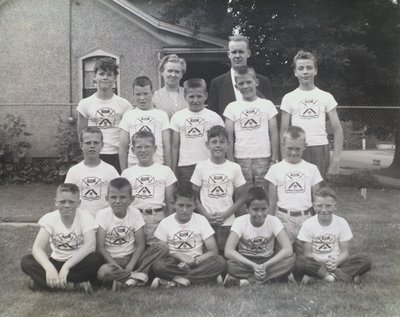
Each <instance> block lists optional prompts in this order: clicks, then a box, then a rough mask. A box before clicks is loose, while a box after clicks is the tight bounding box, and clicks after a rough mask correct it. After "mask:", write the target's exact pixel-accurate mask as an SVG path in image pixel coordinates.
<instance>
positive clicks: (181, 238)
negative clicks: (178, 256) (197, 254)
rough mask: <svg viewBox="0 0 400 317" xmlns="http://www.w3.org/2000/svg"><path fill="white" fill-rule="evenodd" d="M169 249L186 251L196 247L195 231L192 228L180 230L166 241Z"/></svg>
mask: <svg viewBox="0 0 400 317" xmlns="http://www.w3.org/2000/svg"><path fill="white" fill-rule="evenodd" d="M168 244H169V247H170V250H173V251H179V252H187V251H189V250H191V249H194V248H195V247H196V239H195V233H194V232H193V231H192V230H181V231H179V232H177V233H175V234H174V236H173V237H172V239H171V240H170V241H168Z"/></svg>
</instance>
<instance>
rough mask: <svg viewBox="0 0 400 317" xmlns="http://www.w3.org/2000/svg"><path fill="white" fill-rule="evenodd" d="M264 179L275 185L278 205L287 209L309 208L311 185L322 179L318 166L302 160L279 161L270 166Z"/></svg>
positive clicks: (310, 203)
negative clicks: (295, 161) (293, 162)
mask: <svg viewBox="0 0 400 317" xmlns="http://www.w3.org/2000/svg"><path fill="white" fill-rule="evenodd" d="M265 179H266V180H268V181H270V182H271V183H272V184H274V185H275V186H277V192H278V207H281V208H284V209H287V210H307V209H308V208H310V207H311V206H312V196H311V194H312V187H313V186H314V185H316V184H318V183H319V182H321V181H322V177H321V174H320V172H319V170H318V167H317V166H316V165H314V164H311V163H308V162H306V161H304V160H301V161H300V162H299V163H297V164H291V163H289V162H287V161H286V160H283V161H280V162H279V163H277V164H274V165H272V166H271V167H270V169H269V170H268V172H267V175H265Z"/></svg>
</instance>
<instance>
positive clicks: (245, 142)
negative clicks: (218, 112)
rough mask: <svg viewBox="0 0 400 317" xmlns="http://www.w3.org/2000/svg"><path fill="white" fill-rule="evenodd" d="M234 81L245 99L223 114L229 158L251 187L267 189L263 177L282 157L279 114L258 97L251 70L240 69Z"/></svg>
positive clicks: (255, 80)
mask: <svg viewBox="0 0 400 317" xmlns="http://www.w3.org/2000/svg"><path fill="white" fill-rule="evenodd" d="M235 80H236V88H237V89H238V90H239V91H240V93H241V94H242V97H243V100H240V101H235V102H232V103H230V104H229V105H228V106H227V107H226V109H225V111H224V116H225V118H226V120H225V125H226V130H227V131H228V134H229V139H230V140H232V142H231V144H230V147H229V152H228V159H229V160H231V161H233V159H235V160H236V162H237V163H238V164H239V165H240V167H241V168H242V171H243V175H244V178H245V179H246V182H247V183H248V184H252V185H254V184H255V185H260V186H262V187H265V185H264V183H265V181H264V176H265V174H266V173H267V171H268V168H269V166H270V164H274V163H276V162H277V161H278V158H279V154H278V151H279V150H278V149H279V144H278V127H277V123H276V115H277V114H278V112H277V111H276V108H275V106H274V104H273V103H272V102H271V101H269V100H266V99H261V98H259V97H257V94H256V92H257V89H256V88H257V86H258V80H257V78H256V73H255V71H254V69H253V68H252V67H248V66H241V67H237V68H236V71H235Z"/></svg>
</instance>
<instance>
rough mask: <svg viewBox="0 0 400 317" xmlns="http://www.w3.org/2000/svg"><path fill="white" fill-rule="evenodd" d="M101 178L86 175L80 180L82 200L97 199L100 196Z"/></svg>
mask: <svg viewBox="0 0 400 317" xmlns="http://www.w3.org/2000/svg"><path fill="white" fill-rule="evenodd" d="M102 185H103V183H102V181H101V178H98V177H96V176H91V177H86V178H84V179H82V182H81V197H82V199H84V200H89V201H92V200H99V199H100V198H101V187H102Z"/></svg>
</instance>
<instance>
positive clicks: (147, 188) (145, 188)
mask: <svg viewBox="0 0 400 317" xmlns="http://www.w3.org/2000/svg"><path fill="white" fill-rule="evenodd" d="M155 186H156V179H155V178H154V176H151V175H141V176H139V177H137V178H136V180H135V186H134V187H133V188H132V190H133V195H134V196H135V197H136V198H140V199H148V198H153V197H154V190H155Z"/></svg>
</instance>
